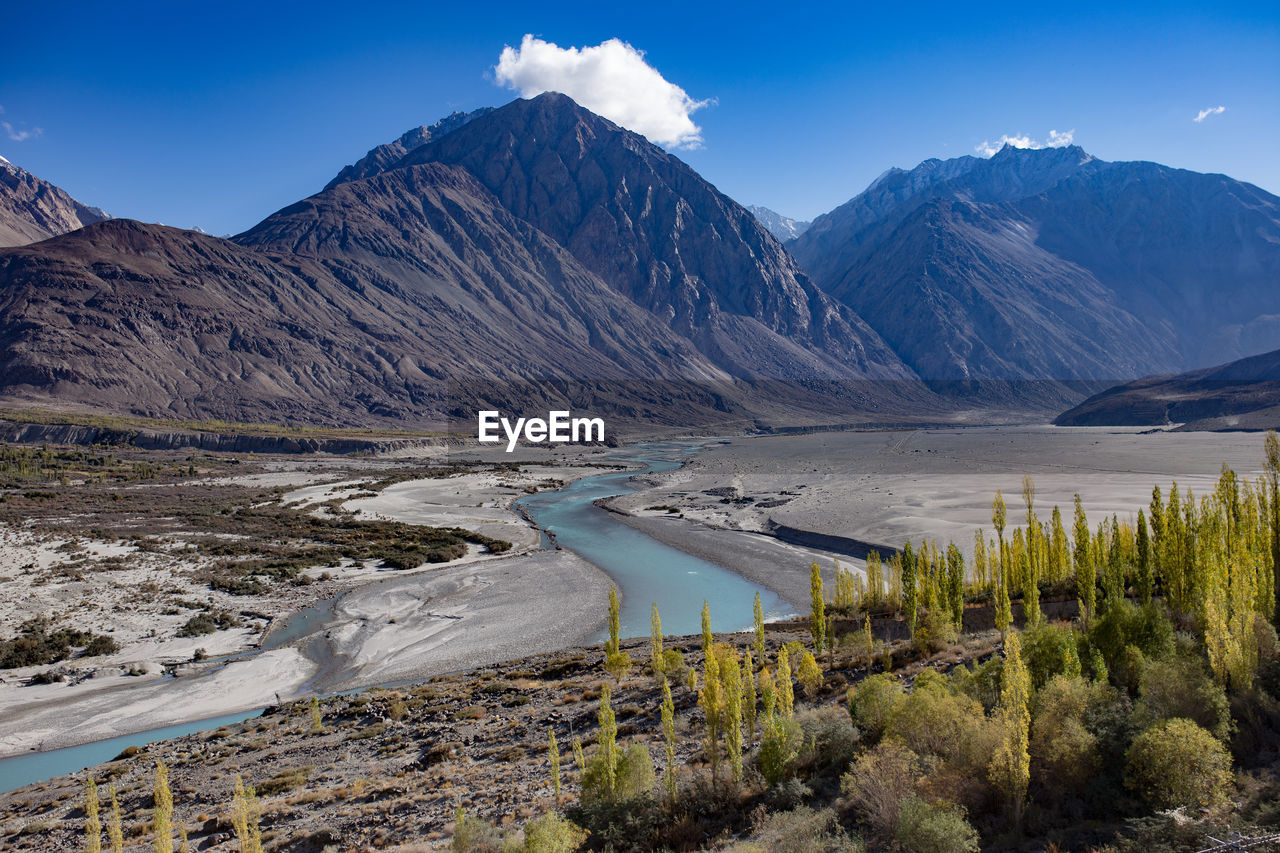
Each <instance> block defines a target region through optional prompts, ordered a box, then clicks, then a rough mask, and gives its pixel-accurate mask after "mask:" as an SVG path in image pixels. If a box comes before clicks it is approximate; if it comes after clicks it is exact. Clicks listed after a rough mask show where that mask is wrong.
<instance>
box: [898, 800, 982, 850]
mask: <svg viewBox="0 0 1280 853" xmlns="http://www.w3.org/2000/svg"><path fill="white" fill-rule="evenodd" d="M893 837H894V840H895V841H897V842H898V844H899V845H901V846H902V848H903V849H904V850H908V851H910V853H976V851H977V850H978V832H977V830H975V829H974V828H973V827H972V826H970V825H969V821H968V820H967V819H966V818H965V813H964V809H962V808H959V807H957V806H948V805H932V804H930V803H927V802H925V801H924V800H922V799H921V798H920V797H917V796H914V795H913V796H910V797H908V798H907V800H906V802H905V803H903V804H902V814H901V815H900V817H899V819H898V830H897V832H895V833H894V836H893Z"/></svg>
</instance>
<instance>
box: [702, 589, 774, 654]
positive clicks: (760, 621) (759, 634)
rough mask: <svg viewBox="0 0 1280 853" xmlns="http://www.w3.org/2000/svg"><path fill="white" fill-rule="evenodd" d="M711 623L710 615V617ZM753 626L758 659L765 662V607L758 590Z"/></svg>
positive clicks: (753, 610)
mask: <svg viewBox="0 0 1280 853" xmlns="http://www.w3.org/2000/svg"><path fill="white" fill-rule="evenodd" d="M708 622H710V615H708ZM752 625H753V627H754V628H755V649H756V657H758V658H760V660H761V661H763V660H764V605H763V604H761V603H760V591H759V590H756V601H755V605H754V606H753V607H752Z"/></svg>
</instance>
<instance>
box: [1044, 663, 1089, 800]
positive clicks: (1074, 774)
mask: <svg viewBox="0 0 1280 853" xmlns="http://www.w3.org/2000/svg"><path fill="white" fill-rule="evenodd" d="M1098 692H1099V691H1098V689H1097V688H1096V687H1095V686H1094V685H1091V684H1089V683H1088V682H1086V681H1085V680H1084V679H1082V678H1080V677H1078V676H1077V677H1075V678H1068V677H1066V676H1063V675H1056V676H1054V677H1053V679H1052V680H1051V681H1049V683H1048V684H1046V685H1045V686H1044V688H1043V689H1042V690H1041V691H1040V692H1039V693H1038V694H1036V712H1035V719H1034V720H1033V721H1032V724H1031V743H1030V752H1031V772H1032V775H1033V776H1034V778H1035V780H1036V783H1037V785H1038V786H1039V787H1040V788H1041V790H1044V791H1046V792H1048V793H1049V794H1050V798H1049V800H1050V801H1051V802H1057V801H1060V800H1062V799H1064V798H1066V797H1070V796H1073V795H1075V794H1077V793H1079V792H1081V791H1083V790H1085V789H1086V788H1087V787H1088V786H1089V784H1090V783H1091V781H1092V780H1093V779H1094V777H1095V776H1096V775H1097V772H1098V770H1099V767H1100V765H1101V763H1102V756H1101V754H1100V753H1099V751H1098V739H1097V737H1096V736H1095V735H1094V734H1093V733H1092V732H1090V731H1089V730H1088V728H1087V727H1086V726H1085V724H1084V717H1085V712H1086V711H1087V710H1088V708H1089V706H1090V705H1091V704H1092V703H1093V702H1094V701H1095V696H1096V694H1097V693H1098Z"/></svg>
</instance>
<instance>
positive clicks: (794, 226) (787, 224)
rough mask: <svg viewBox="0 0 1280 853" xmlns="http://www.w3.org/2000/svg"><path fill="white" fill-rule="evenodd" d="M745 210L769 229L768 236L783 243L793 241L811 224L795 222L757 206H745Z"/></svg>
mask: <svg viewBox="0 0 1280 853" xmlns="http://www.w3.org/2000/svg"><path fill="white" fill-rule="evenodd" d="M747 210H749V211H751V212H752V213H753V214H754V215H755V217H756V219H759V220H760V223H761V224H762V225H764V227H765V228H768V229H769V233H770V234H772V235H773V236H775V237H777V238H778V239H779V240H781V241H782V242H784V243H786V242H788V241H790V240H794V239H795V238H797V237H799V236H800V235H801V234H803V233H804V232H806V231H808V230H809V225H810V224H812V223H809V222H801V221H797V220H795V219H792V218H791V217H789V216H783V215H782V214H781V213H777V212H775V211H772V210H770V209H769V208H767V207H761V206H760V205H758V204H749V205H747Z"/></svg>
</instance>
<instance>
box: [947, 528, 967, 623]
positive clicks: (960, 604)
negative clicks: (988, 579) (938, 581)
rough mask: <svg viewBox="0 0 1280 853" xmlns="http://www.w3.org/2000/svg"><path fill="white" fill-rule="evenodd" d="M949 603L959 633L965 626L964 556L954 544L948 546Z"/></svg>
mask: <svg viewBox="0 0 1280 853" xmlns="http://www.w3.org/2000/svg"><path fill="white" fill-rule="evenodd" d="M947 603H948V605H949V609H950V610H951V621H952V623H953V624H954V625H955V627H956V630H957V631H959V630H961V628H962V627H963V626H964V554H962V553H960V549H959V548H957V547H956V546H955V544H954V543H952V544H950V545H948V546H947Z"/></svg>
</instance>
